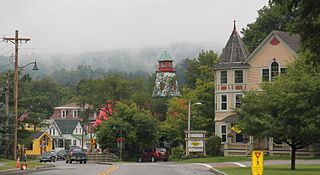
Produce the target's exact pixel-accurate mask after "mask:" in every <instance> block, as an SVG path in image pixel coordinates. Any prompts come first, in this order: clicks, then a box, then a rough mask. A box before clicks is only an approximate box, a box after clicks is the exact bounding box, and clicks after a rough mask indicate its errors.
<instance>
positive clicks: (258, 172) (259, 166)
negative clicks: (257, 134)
mask: <svg viewBox="0 0 320 175" xmlns="http://www.w3.org/2000/svg"><path fill="white" fill-rule="evenodd" d="M252 175H263V151H252Z"/></svg>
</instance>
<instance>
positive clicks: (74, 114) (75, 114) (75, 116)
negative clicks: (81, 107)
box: [73, 110, 79, 118]
mask: <svg viewBox="0 0 320 175" xmlns="http://www.w3.org/2000/svg"><path fill="white" fill-rule="evenodd" d="M78 115H79V111H78V110H74V111H73V118H77V117H78Z"/></svg>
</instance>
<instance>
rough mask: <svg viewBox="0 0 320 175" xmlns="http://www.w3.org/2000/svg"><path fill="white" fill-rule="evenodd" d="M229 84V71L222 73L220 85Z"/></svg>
mask: <svg viewBox="0 0 320 175" xmlns="http://www.w3.org/2000/svg"><path fill="white" fill-rule="evenodd" d="M227 82H228V74H227V71H226V70H224V71H220V84H227Z"/></svg>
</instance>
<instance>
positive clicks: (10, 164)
mask: <svg viewBox="0 0 320 175" xmlns="http://www.w3.org/2000/svg"><path fill="white" fill-rule="evenodd" d="M0 162H1V163H4V164H3V165H2V166H0V171H1V170H9V169H15V168H16V161H15V160H8V159H0ZM21 164H27V167H28V169H31V168H34V167H36V166H48V165H49V164H44V163H40V162H39V161H37V160H30V161H27V162H20V166H21Z"/></svg>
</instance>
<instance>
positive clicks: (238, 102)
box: [234, 94, 242, 108]
mask: <svg viewBox="0 0 320 175" xmlns="http://www.w3.org/2000/svg"><path fill="white" fill-rule="evenodd" d="M241 98H242V94H236V99H235V105H234V106H235V107H236V108H240V106H241Z"/></svg>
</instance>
